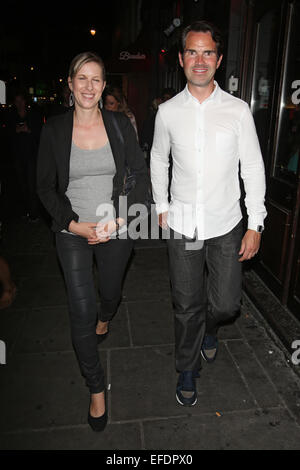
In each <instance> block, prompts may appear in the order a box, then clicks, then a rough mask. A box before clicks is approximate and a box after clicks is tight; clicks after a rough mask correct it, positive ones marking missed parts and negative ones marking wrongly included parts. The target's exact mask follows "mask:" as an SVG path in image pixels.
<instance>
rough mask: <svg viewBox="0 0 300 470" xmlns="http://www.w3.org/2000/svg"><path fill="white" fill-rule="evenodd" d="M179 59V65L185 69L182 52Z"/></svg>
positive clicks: (179, 53)
mask: <svg viewBox="0 0 300 470" xmlns="http://www.w3.org/2000/svg"><path fill="white" fill-rule="evenodd" d="M178 59H179V63H180V65H181V67H182V68H183V58H182V54H181V52H178Z"/></svg>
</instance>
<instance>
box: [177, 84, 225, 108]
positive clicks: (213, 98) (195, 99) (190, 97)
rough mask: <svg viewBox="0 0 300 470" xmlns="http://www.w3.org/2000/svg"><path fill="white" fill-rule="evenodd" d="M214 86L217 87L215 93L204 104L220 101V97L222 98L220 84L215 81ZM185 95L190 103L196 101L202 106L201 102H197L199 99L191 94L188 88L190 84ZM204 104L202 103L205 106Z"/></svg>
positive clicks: (186, 87)
mask: <svg viewBox="0 0 300 470" xmlns="http://www.w3.org/2000/svg"><path fill="white" fill-rule="evenodd" d="M214 85H215V89H214V91H213V92H212V93H211V94H210V95H209V97H208V98H206V100H204V101H203V103H207V101H214V100H217V99H219V97H220V90H221V89H220V87H219V85H218V83H217V82H216V81H215V80H214ZM184 95H185V99H186V101H187V102H189V101H194V102H196V103H198V104H200V103H199V101H198V100H197V98H195V97H194V96H193V95H192V94H191V92H190V90H189V88H188V84H186V86H185V89H184ZM203 103H202V104H203Z"/></svg>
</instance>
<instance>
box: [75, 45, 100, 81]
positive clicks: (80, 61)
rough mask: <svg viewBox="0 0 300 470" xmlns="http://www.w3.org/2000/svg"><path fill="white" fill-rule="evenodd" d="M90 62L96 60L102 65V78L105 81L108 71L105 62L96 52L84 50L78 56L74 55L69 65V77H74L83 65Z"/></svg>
mask: <svg viewBox="0 0 300 470" xmlns="http://www.w3.org/2000/svg"><path fill="white" fill-rule="evenodd" d="M88 62H96V64H98V65H99V66H100V68H101V70H102V79H103V81H104V82H105V80H106V72H105V66H104V62H103V60H102V59H101V57H100V56H98V54H96V53H95V52H82V53H81V54H78V55H77V56H76V57H74V59H73V60H72V62H71V64H70V67H69V77H70V78H71V79H73V78H74V77H75V75H77V73H78V72H79V70H80V69H81V67H83V66H84V65H85V64H87V63H88Z"/></svg>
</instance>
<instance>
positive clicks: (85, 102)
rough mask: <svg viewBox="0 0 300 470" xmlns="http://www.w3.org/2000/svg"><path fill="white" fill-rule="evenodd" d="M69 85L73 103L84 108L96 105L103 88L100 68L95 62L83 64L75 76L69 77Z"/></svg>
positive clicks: (103, 83)
mask: <svg viewBox="0 0 300 470" xmlns="http://www.w3.org/2000/svg"><path fill="white" fill-rule="evenodd" d="M68 81H69V87H70V90H71V91H72V92H73V94H74V99H75V105H77V106H80V107H81V108H84V109H92V108H94V107H96V106H98V102H99V100H100V98H101V96H102V92H103V90H104V88H105V82H104V81H103V77H102V69H101V67H100V65H99V64H97V63H96V62H88V63H87V64H84V65H83V66H82V67H81V68H80V69H79V71H78V72H77V74H76V75H75V77H73V79H72V80H71V78H69V80H68Z"/></svg>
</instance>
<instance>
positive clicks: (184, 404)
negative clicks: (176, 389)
mask: <svg viewBox="0 0 300 470" xmlns="http://www.w3.org/2000/svg"><path fill="white" fill-rule="evenodd" d="M176 400H177V401H178V403H179V404H180V405H182V406H194V405H196V403H197V397H196V400H195V401H194V403H190V404H189V405H187V404H186V403H182V402H181V401H180V400H179V398H178V396H177V393H176Z"/></svg>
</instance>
